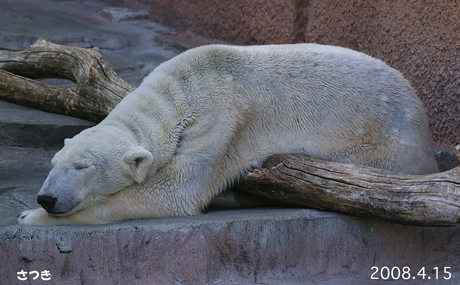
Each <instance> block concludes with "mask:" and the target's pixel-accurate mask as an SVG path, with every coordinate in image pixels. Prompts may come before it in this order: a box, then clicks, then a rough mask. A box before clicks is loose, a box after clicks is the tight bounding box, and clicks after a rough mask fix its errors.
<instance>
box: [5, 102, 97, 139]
mask: <svg viewBox="0 0 460 285" xmlns="http://www.w3.org/2000/svg"><path fill="white" fill-rule="evenodd" d="M94 125H95V124H94V123H91V122H88V121H84V120H80V119H76V118H72V117H68V116H61V115H57V114H52V113H47V112H42V111H38V110H34V109H30V108H27V107H23V106H19V105H15V104H11V103H7V102H4V101H0V134H2V135H1V136H0V146H18V147H33V148H61V147H63V146H64V139H65V138H69V137H73V136H74V135H75V134H78V133H79V132H81V131H83V130H84V129H86V128H89V127H92V126H94Z"/></svg>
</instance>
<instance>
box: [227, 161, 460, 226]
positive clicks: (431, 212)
mask: <svg viewBox="0 0 460 285" xmlns="http://www.w3.org/2000/svg"><path fill="white" fill-rule="evenodd" d="M262 167H263V168H262V169H255V170H254V171H252V172H249V173H247V174H246V175H245V178H244V181H243V182H242V183H241V184H240V185H238V186H237V187H235V188H234V190H233V191H236V192H238V193H242V194H247V195H255V196H259V197H265V198H271V199H275V200H278V201H282V202H289V203H293V204H296V205H302V206H306V207H309V208H315V209H320V210H329V211H335V212H341V213H348V214H353V215H360V216H367V217H375V218H379V219H383V220H387V221H392V222H397V223H403V224H411V225H421V226H447V225H456V224H458V223H459V222H460V168H458V167H457V168H454V169H452V170H449V171H446V172H442V173H436V174H430V175H408V174H402V173H393V172H389V171H384V170H379V169H375V168H371V167H367V166H360V165H353V164H346V163H339V162H332V161H326V160H322V159H317V158H312V157H308V156H304V155H296V154H292V155H286V154H283V155H282V154H280V155H274V156H272V157H270V158H269V159H268V160H267V161H265V162H264V164H263V166H262Z"/></svg>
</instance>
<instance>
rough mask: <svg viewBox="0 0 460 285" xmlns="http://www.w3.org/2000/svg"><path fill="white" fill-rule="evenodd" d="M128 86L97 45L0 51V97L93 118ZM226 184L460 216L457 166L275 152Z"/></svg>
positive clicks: (443, 221)
mask: <svg viewBox="0 0 460 285" xmlns="http://www.w3.org/2000/svg"><path fill="white" fill-rule="evenodd" d="M34 78H64V79H69V80H72V81H74V82H75V83H76V84H77V85H75V86H73V87H59V86H54V85H50V84H46V83H42V82H38V81H35V80H32V79H34ZM134 89H135V87H134V86H132V85H130V84H129V83H127V82H125V81H124V80H123V79H121V78H120V77H118V75H117V74H116V73H115V71H114V70H113V68H112V67H111V66H110V64H109V63H108V62H107V60H106V59H105V58H104V57H103V56H102V54H101V52H100V50H99V49H98V48H92V49H84V48H78V47H68V46H60V45H56V44H52V43H50V42H48V41H47V40H44V39H39V40H38V41H37V42H36V43H35V44H34V45H32V46H31V47H30V48H29V49H27V50H24V51H20V52H11V51H0V100H5V101H9V102H12V103H17V104H20V105H25V106H30V107H33V108H37V109H40V110H44V111H48V112H54V113H58V114H64V115H70V116H74V117H78V118H82V119H86V120H90V121H93V122H99V121H101V120H102V119H103V118H105V116H107V114H108V113H109V112H110V111H111V110H112V109H113V108H114V107H115V106H116V105H117V103H118V102H119V101H120V100H121V99H122V98H123V97H124V96H125V95H126V94H127V93H129V92H130V91H132V90H134ZM459 148H460V147H457V153H458V152H459V151H460V150H459ZM233 190H234V191H235V192H238V193H242V194H245V195H254V196H258V197H266V198H271V199H275V200H277V201H281V202H287V203H290V204H296V205H301V206H304V207H310V208H315V209H320V210H328V211H336V212H341V213H347V214H353V215H359V216H366V217H375V218H379V219H383V220H387V221H391V222H397V223H402V224H410V225H421V226H451V225H457V224H458V223H459V222H460V167H456V168H454V169H451V170H449V171H446V172H442V173H437V174H430V175H419V176H418V175H407V174H401V173H392V172H388V171H384V170H379V169H375V168H371V167H366V166H359V165H352V164H345V163H339V162H332V161H325V160H320V159H316V158H311V157H308V156H304V155H275V156H273V157H271V158H269V159H268V160H267V161H265V163H264V164H263V168H262V169H255V170H254V171H252V172H249V173H247V174H246V175H245V178H244V181H243V183H242V184H240V185H238V186H237V187H235V188H234V189H233Z"/></svg>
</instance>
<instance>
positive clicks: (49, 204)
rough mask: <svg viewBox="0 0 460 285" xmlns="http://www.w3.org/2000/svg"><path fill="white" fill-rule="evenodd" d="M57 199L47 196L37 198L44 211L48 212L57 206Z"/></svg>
mask: <svg viewBox="0 0 460 285" xmlns="http://www.w3.org/2000/svg"><path fill="white" fill-rule="evenodd" d="M56 201H57V198H54V197H51V196H47V195H39V196H38V197H37V203H38V204H40V205H41V206H42V207H43V209H45V210H46V211H47V212H49V211H51V210H52V209H53V208H54V206H55V205H56Z"/></svg>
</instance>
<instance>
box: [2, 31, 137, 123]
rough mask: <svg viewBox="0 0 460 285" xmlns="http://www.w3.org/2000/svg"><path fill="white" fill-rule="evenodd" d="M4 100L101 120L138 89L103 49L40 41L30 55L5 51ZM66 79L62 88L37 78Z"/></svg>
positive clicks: (31, 48)
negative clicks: (120, 73)
mask: <svg viewBox="0 0 460 285" xmlns="http://www.w3.org/2000/svg"><path fill="white" fill-rule="evenodd" d="M0 69H1V70H0V100H4V101H8V102H11V103H16V104H20V105H24V106H28V107H32V108H36V109H40V110H43V111H47V112H53V113H58V114H63V115H70V116H73V117H77V118H82V119H86V120H90V121H93V122H99V121H101V120H102V119H103V118H105V117H106V116H107V114H108V113H109V112H110V111H111V110H112V109H113V108H114V107H115V106H116V105H117V104H118V102H120V101H121V99H122V98H123V97H124V96H125V95H126V94H127V93H129V92H130V91H132V90H134V89H135V88H134V86H132V85H131V84H129V83H127V82H126V81H124V80H123V79H121V78H120V77H118V75H117V74H116V73H115V71H114V70H113V68H112V67H111V65H110V64H109V62H108V61H107V60H106V59H105V58H104V57H103V56H102V53H101V51H100V49H99V48H92V49H84V48H79V47H68V46H61V45H56V44H53V43H51V42H49V41H47V40H45V39H39V40H38V41H37V42H36V43H35V44H33V45H32V46H31V47H30V48H28V49H27V50H24V51H19V52H11V51H0ZM38 78H62V79H68V80H72V81H73V82H75V83H76V84H77V85H75V86H73V87H59V86H54V85H50V84H46V83H42V82H38V81H35V80H32V79H38Z"/></svg>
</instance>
